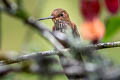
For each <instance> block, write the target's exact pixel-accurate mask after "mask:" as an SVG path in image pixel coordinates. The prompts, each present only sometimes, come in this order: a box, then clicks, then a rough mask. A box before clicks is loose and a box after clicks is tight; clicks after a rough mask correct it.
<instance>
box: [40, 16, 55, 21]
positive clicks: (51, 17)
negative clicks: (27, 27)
mask: <svg viewBox="0 0 120 80" xmlns="http://www.w3.org/2000/svg"><path fill="white" fill-rule="evenodd" d="M53 18H54V16H49V17H45V18H40V19H38V21H40V20H46V19H53Z"/></svg>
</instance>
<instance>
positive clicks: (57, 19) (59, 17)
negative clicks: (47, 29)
mask: <svg viewBox="0 0 120 80" xmlns="http://www.w3.org/2000/svg"><path fill="white" fill-rule="evenodd" d="M46 19H52V21H53V23H54V26H53V28H52V32H53V33H54V32H56V31H57V32H61V33H65V31H66V30H67V29H68V28H70V29H71V30H72V34H73V37H74V38H79V37H80V34H79V32H78V30H77V27H76V25H75V24H74V23H73V22H72V21H71V20H70V17H69V14H68V12H67V11H66V10H64V9H62V8H57V9H54V10H53V12H52V14H51V16H49V17H45V18H40V19H38V20H46ZM55 34H56V33H55ZM57 36H59V34H58V35H57ZM59 41H60V40H59ZM60 43H61V44H62V45H63V46H64V47H65V48H68V47H69V46H68V45H67V44H66V43H65V42H64V41H60Z"/></svg>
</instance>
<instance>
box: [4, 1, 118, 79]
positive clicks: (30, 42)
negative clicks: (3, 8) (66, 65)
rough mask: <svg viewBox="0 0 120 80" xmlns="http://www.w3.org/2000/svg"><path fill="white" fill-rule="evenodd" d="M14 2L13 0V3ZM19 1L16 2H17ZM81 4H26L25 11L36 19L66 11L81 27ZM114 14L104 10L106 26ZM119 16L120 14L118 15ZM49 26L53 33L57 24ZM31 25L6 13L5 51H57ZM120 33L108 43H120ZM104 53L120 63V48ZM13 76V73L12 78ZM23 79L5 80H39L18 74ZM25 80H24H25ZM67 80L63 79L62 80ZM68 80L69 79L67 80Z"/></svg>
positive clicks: (107, 50) (103, 19)
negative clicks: (62, 10)
mask: <svg viewBox="0 0 120 80" xmlns="http://www.w3.org/2000/svg"><path fill="white" fill-rule="evenodd" d="M11 1H12V0H11ZM14 1H15V0H14ZM78 2H79V0H23V7H24V8H25V10H26V11H27V12H28V13H29V14H30V15H31V16H34V17H35V18H41V17H48V16H50V15H51V12H52V11H53V10H54V9H55V8H63V9H65V10H67V11H68V13H69V15H70V18H71V20H72V21H73V22H74V23H76V25H77V27H78V28H79V27H80V24H81V23H82V22H83V18H82V16H81V14H80V12H79V8H78V5H79V4H78ZM102 4H103V5H104V3H102ZM109 15H110V14H109V13H108V12H107V10H106V8H105V6H102V8H101V14H100V17H101V19H102V21H103V22H104V21H105V20H106V19H107V18H108V16H109ZM118 16H119V14H118ZM42 22H43V23H44V24H45V25H47V26H48V28H49V29H50V30H52V26H53V22H52V21H51V20H44V21H42ZM27 26H28V25H26V24H24V23H22V22H21V21H20V20H18V19H15V18H13V17H11V16H9V15H7V14H5V13H3V14H2V50H3V51H5V52H8V51H17V52H22V51H27V52H33V51H46V50H51V49H53V46H52V45H51V44H50V43H49V42H48V41H46V40H45V39H43V38H42V37H40V35H39V34H38V33H37V32H36V31H35V30H33V29H32V28H29V27H27ZM119 27H120V26H119ZM119 40H120V31H117V32H116V33H115V35H113V36H112V37H111V38H109V39H107V40H104V42H107V41H119ZM100 53H102V54H104V55H105V56H106V57H109V58H111V59H112V60H113V61H114V62H115V63H120V48H111V49H106V50H100ZM10 75H13V73H11V74H9V75H8V77H9V76H10ZM16 76H17V77H19V79H16V77H14V78H11V79H10V78H9V79H7V78H5V80H26V78H28V77H29V78H30V79H29V80H36V79H37V78H38V77H37V76H34V75H32V76H31V74H29V75H28V74H25V73H21V74H17V75H16ZM23 76H24V78H23ZM62 77H63V78H62ZM62 77H61V76H60V77H59V76H58V77H56V78H55V80H61V79H62V80H63V79H64V78H65V76H62ZM65 80H66V78H65Z"/></svg>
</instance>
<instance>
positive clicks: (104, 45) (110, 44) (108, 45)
mask: <svg viewBox="0 0 120 80" xmlns="http://www.w3.org/2000/svg"><path fill="white" fill-rule="evenodd" d="M114 47H120V41H118V42H107V43H98V44H96V45H88V46H86V47H83V48H95V49H97V50H100V49H105V48H114ZM68 51H70V49H61V50H60V51H55V50H51V51H44V52H34V53H29V54H26V55H22V56H19V57H16V58H15V57H14V59H8V60H3V61H1V62H0V64H1V65H3V64H12V63H18V62H22V61H25V60H29V59H33V58H34V57H36V56H50V55H58V54H62V53H65V52H68ZM61 52H62V53H61Z"/></svg>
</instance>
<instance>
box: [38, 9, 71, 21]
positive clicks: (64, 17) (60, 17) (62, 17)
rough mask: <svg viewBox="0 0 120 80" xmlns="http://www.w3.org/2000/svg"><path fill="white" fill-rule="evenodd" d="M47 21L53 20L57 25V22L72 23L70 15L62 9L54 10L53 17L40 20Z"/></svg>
mask: <svg viewBox="0 0 120 80" xmlns="http://www.w3.org/2000/svg"><path fill="white" fill-rule="evenodd" d="M46 19H52V21H53V22H54V23H56V21H65V22H66V21H67V22H69V21H70V18H69V14H68V13H67V11H66V10H64V9H61V8H57V9H55V10H53V12H52V14H51V16H49V17H46V18H40V19H39V20H46Z"/></svg>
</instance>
